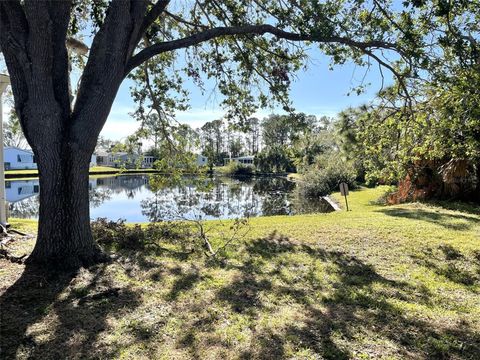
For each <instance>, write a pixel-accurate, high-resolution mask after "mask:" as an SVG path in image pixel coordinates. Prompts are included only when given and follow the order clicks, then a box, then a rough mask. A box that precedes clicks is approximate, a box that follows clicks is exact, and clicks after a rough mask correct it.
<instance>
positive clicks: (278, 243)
mask: <svg viewBox="0 0 480 360" xmlns="http://www.w3.org/2000/svg"><path fill="white" fill-rule="evenodd" d="M447 251H448V250H447ZM246 253H247V258H246V260H245V262H244V264H243V265H241V266H237V267H236V269H237V270H239V271H240V274H239V275H238V276H237V277H236V278H234V280H233V281H232V282H231V283H230V284H229V285H227V286H225V287H224V288H222V289H220V290H219V292H218V295H217V296H218V298H219V299H220V300H222V301H224V302H227V303H229V304H230V305H231V307H232V309H233V310H234V311H237V312H241V313H246V314H247V315H248V316H251V319H252V320H253V321H255V320H256V319H257V318H258V316H259V314H260V313H261V312H262V311H263V312H265V311H266V312H268V311H273V310H271V304H270V308H266V307H265V304H263V303H262V300H261V299H262V297H261V296H259V294H261V293H268V294H269V296H270V298H272V296H275V298H276V299H283V298H284V296H285V295H288V296H289V299H290V300H288V301H289V303H288V304H290V305H289V306H296V307H300V309H301V310H300V312H301V314H298V320H297V321H293V322H291V323H289V324H286V326H284V327H281V328H280V329H277V330H275V331H274V330H273V329H271V328H270V327H267V328H264V329H262V330H257V331H261V332H259V333H257V335H256V337H255V340H254V344H253V345H252V348H251V350H250V351H247V352H245V353H244V354H243V355H242V356H243V357H244V358H251V357H253V358H258V359H279V358H283V357H284V356H285V354H286V351H287V348H288V349H290V350H291V348H292V346H293V347H294V348H297V350H298V349H307V350H308V351H310V354H311V353H313V354H315V356H319V357H320V358H325V359H347V358H352V357H355V356H357V355H358V353H357V352H356V351H357V350H358V349H352V348H351V346H353V347H355V346H360V347H361V345H359V343H358V339H361V338H363V339H367V341H368V342H370V344H369V345H368V346H369V347H370V350H371V351H372V352H373V353H374V354H375V352H376V354H377V355H378V354H379V353H380V354H382V355H390V356H393V357H395V356H397V357H398V356H400V357H402V358H411V357H421V358H431V359H444V358H450V357H452V356H453V357H455V358H459V359H471V358H475V354H477V355H478V354H479V353H480V334H477V333H475V331H474V329H472V327H471V325H470V324H469V323H467V322H459V323H455V324H448V325H445V326H439V325H438V324H436V325H435V324H434V323H430V322H428V321H427V320H424V319H419V318H415V317H414V316H413V315H412V314H410V313H409V312H407V311H406V310H405V309H406V308H408V306H407V307H405V308H402V307H400V306H398V305H397V302H398V301H400V302H407V303H409V304H411V305H416V304H419V305H425V306H430V305H431V304H432V302H431V301H432V300H431V296H432V294H431V293H430V292H429V291H428V289H427V288H426V287H422V286H418V285H415V286H414V285H410V284H409V283H407V282H404V281H397V280H392V279H388V278H385V277H384V276H382V275H380V274H379V273H378V272H377V271H376V270H375V267H374V266H372V265H371V264H367V263H365V262H364V261H362V260H360V259H359V258H357V257H354V256H350V255H348V254H346V253H344V252H341V251H328V250H325V249H323V248H321V247H318V246H313V245H305V244H298V243H295V242H293V241H290V240H289V239H288V238H287V237H285V236H282V235H279V234H277V233H272V234H271V235H270V236H268V237H266V238H262V239H258V240H256V241H254V242H252V243H250V244H247V246H246ZM284 254H285V255H287V256H290V255H291V254H295V255H299V256H302V259H303V262H304V263H313V262H320V263H322V264H325V266H327V267H328V268H329V269H330V270H329V271H330V272H331V273H330V274H329V279H325V280H321V279H319V278H316V277H315V276H310V275H309V273H308V269H305V271H304V270H298V264H292V263H288V261H289V260H288V259H280V258H281V256H282V255H284ZM262 260H265V261H267V262H269V263H272V262H273V263H275V269H273V270H271V271H268V272H267V271H265V269H264V265H265V263H266V262H262ZM292 261H294V260H292ZM292 266H293V268H295V266H297V271H298V276H288V275H285V269H287V270H288V269H290V268H292ZM288 271H289V270H288ZM302 273H304V274H302ZM282 274H284V275H282ZM300 275H303V276H302V277H299V276H300ZM323 281H324V282H325V284H322V282H323ZM327 283H329V284H327ZM323 287H325V288H326V290H323ZM277 301H280V300H277ZM263 315H265V314H263ZM287 343H288V345H287ZM292 344H293V345H292ZM352 344H353V345H352ZM375 347H377V348H375ZM388 351H390V352H391V353H390V354H387V353H385V352H388Z"/></svg>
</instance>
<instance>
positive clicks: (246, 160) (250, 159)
mask: <svg viewBox="0 0 480 360" xmlns="http://www.w3.org/2000/svg"><path fill="white" fill-rule="evenodd" d="M254 160H255V156H253V155H246V156H238V157H233V158H226V159H224V160H223V162H224V164H225V165H227V164H228V163H229V162H230V161H233V162H236V163H239V164H247V165H253V163H254Z"/></svg>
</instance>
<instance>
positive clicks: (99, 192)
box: [88, 188, 113, 208]
mask: <svg viewBox="0 0 480 360" xmlns="http://www.w3.org/2000/svg"><path fill="white" fill-rule="evenodd" d="M112 193H113V192H112V190H110V189H108V188H93V189H90V190H89V191H88V198H89V200H90V207H91V208H96V207H99V206H100V205H102V204H103V203H104V202H105V201H107V200H110V199H111V198H112Z"/></svg>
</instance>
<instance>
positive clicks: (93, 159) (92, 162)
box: [90, 154, 97, 167]
mask: <svg viewBox="0 0 480 360" xmlns="http://www.w3.org/2000/svg"><path fill="white" fill-rule="evenodd" d="M92 166H97V155H95V154H93V155H92V157H91V158H90V167H92Z"/></svg>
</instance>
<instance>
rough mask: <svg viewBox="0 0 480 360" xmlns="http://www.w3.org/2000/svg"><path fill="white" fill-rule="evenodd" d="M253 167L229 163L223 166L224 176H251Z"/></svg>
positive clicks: (253, 170)
mask: <svg viewBox="0 0 480 360" xmlns="http://www.w3.org/2000/svg"><path fill="white" fill-rule="evenodd" d="M254 172H255V167H254V166H253V165H247V164H241V163H237V162H234V161H231V162H230V163H229V164H228V165H226V166H225V174H227V175H247V176H250V175H253V173H254Z"/></svg>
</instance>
